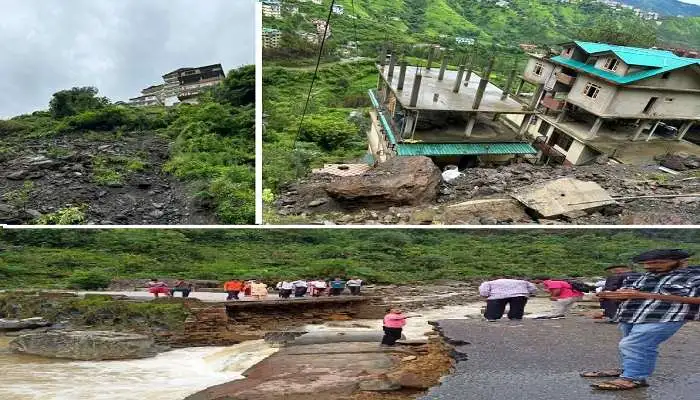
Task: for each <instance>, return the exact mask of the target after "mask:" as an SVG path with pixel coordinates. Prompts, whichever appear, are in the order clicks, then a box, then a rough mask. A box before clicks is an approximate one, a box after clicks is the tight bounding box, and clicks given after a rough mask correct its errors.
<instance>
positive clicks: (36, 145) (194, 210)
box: [0, 132, 216, 225]
mask: <svg viewBox="0 0 700 400" xmlns="http://www.w3.org/2000/svg"><path fill="white" fill-rule="evenodd" d="M93 136H94V137H92V136H89V135H87V134H86V135H83V136H64V137H57V138H51V139H48V138H44V139H30V140H25V141H23V142H22V145H21V146H19V145H15V146H14V147H13V149H12V151H11V152H6V153H2V154H0V155H2V157H0V223H4V224H26V223H32V222H35V221H36V220H37V219H38V218H40V217H41V216H45V215H51V214H56V213H57V212H60V211H61V210H66V209H68V208H71V207H73V208H76V209H79V210H81V212H82V213H83V214H84V220H83V223H88V224H103V225H112V224H134V225H136V224H164V225H166V224H167V225H173V224H206V223H215V222H216V219H215V217H214V214H213V211H212V210H209V209H208V208H207V207H208V206H207V204H205V202H200V203H198V202H196V201H194V200H193V199H192V198H191V196H189V195H188V194H187V190H186V188H185V187H184V186H183V184H182V183H180V182H179V181H177V180H176V179H175V178H174V177H173V176H171V175H169V174H167V173H165V172H164V171H163V166H164V164H165V163H166V161H167V159H168V156H169V150H168V146H169V145H168V142H167V140H166V139H164V138H161V137H158V136H156V135H155V134H153V133H148V132H140V133H132V134H124V135H122V136H120V137H117V136H116V135H114V134H109V135H108V134H94V135H93Z"/></svg>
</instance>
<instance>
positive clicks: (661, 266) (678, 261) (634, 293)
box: [581, 249, 700, 390]
mask: <svg viewBox="0 0 700 400" xmlns="http://www.w3.org/2000/svg"><path fill="white" fill-rule="evenodd" d="M689 258H690V254H689V253H688V252H686V251H683V250H680V249H658V250H650V251H647V252H644V253H642V254H639V255H637V256H635V257H634V258H633V259H632V261H633V262H635V263H639V264H642V265H643V266H644V269H645V270H646V273H644V274H643V275H642V276H641V277H639V278H637V279H634V277H630V278H627V279H626V280H625V281H624V282H623V283H622V287H621V288H619V289H617V290H615V291H612V292H608V291H603V292H600V293H599V294H598V296H599V297H600V298H603V299H612V300H619V301H622V304H620V306H619V308H618V310H617V314H615V321H616V322H618V323H619V327H620V331H621V332H622V339H621V340H620V343H619V346H618V347H619V351H620V364H621V365H620V366H621V368H619V369H612V370H601V371H592V372H584V373H582V374H581V376H582V377H584V378H600V377H616V378H617V379H615V380H611V381H607V382H601V383H596V384H592V385H591V386H592V387H593V388H595V389H600V390H631V389H636V388H640V387H647V386H649V384H648V383H647V379H648V378H649V377H650V376H651V375H652V373H653V372H654V369H655V368H656V359H657V357H658V349H659V346H660V345H661V343H663V342H665V341H666V340H668V339H669V338H671V337H672V336H673V335H674V334H675V333H676V332H678V330H680V329H681V327H683V325H684V324H685V323H686V322H687V321H700V266H688V259H689Z"/></svg>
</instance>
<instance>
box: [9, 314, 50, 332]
mask: <svg viewBox="0 0 700 400" xmlns="http://www.w3.org/2000/svg"><path fill="white" fill-rule="evenodd" d="M49 325H51V322H48V321H46V320H45V319H43V318H41V317H34V318H26V319H2V318H0V332H7V331H21V330H24V329H36V328H43V327H45V326H49Z"/></svg>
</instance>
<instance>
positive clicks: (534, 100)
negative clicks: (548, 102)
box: [528, 83, 544, 111]
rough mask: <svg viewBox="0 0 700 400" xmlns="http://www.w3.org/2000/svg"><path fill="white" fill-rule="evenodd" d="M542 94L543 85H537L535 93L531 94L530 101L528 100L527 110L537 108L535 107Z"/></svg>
mask: <svg viewBox="0 0 700 400" xmlns="http://www.w3.org/2000/svg"><path fill="white" fill-rule="evenodd" d="M543 93H544V84H542V83H540V84H539V85H537V89H535V93H533V94H532V100H530V105H529V106H528V109H529V110H531V111H532V110H534V109H536V108H537V105H538V104H539V103H540V97H542V94H543Z"/></svg>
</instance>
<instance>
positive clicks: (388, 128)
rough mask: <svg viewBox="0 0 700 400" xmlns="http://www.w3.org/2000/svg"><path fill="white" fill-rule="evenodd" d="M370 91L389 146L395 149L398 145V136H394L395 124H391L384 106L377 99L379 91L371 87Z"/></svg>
mask: <svg viewBox="0 0 700 400" xmlns="http://www.w3.org/2000/svg"><path fill="white" fill-rule="evenodd" d="M368 93H369V99H370V101H371V102H372V106H373V107H374V109H375V110H376V111H377V118H378V119H379V123H380V125H381V128H382V131H383V133H384V135H385V136H386V139H387V141H388V142H389V147H390V148H392V149H393V146H396V136H394V131H395V130H394V128H393V124H391V123H390V122H389V121H390V120H389V119H387V118H386V117H385V116H384V108H383V107H382V106H381V104H380V103H379V100H378V99H377V92H376V91H375V90H374V89H370V90H369V91H368Z"/></svg>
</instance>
